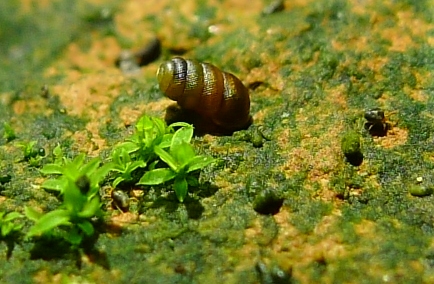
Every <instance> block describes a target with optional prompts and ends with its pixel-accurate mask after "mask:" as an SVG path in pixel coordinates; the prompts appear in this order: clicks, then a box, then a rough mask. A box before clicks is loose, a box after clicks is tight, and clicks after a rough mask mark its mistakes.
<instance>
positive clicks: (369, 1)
mask: <svg viewBox="0 0 434 284" xmlns="http://www.w3.org/2000/svg"><path fill="white" fill-rule="evenodd" d="M348 2H349V3H351V5H350V6H351V12H353V13H355V14H357V15H364V14H366V13H372V10H373V9H371V7H372V5H373V4H374V3H375V0H364V1H360V0H350V1H348ZM374 11H375V10H374Z"/></svg>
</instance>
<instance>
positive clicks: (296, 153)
mask: <svg viewBox="0 0 434 284" xmlns="http://www.w3.org/2000/svg"><path fill="white" fill-rule="evenodd" d="M286 156H287V160H286V162H285V163H283V165H282V167H281V171H282V172H283V173H285V175H286V177H288V178H289V177H290V176H292V175H294V174H296V173H298V172H300V171H302V170H305V169H306V168H307V167H308V166H309V165H310V160H311V159H312V155H311V153H310V152H309V150H308V149H303V148H293V149H291V150H290V151H288V152H287V155H286Z"/></svg>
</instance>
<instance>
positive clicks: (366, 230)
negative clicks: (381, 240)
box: [354, 220, 377, 237]
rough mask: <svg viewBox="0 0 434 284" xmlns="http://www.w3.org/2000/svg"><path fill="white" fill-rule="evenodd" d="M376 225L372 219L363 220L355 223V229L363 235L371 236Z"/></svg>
mask: <svg viewBox="0 0 434 284" xmlns="http://www.w3.org/2000/svg"><path fill="white" fill-rule="evenodd" d="M376 226H377V225H376V224H375V223H374V222H372V221H368V220H362V222H360V223H359V224H355V225H354V231H355V232H356V233H357V234H359V235H360V236H362V237H370V236H371V235H372V234H375V231H376Z"/></svg>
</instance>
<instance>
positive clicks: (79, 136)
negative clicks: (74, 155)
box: [71, 130, 98, 154]
mask: <svg viewBox="0 0 434 284" xmlns="http://www.w3.org/2000/svg"><path fill="white" fill-rule="evenodd" d="M91 136H92V134H91V133H89V132H88V131H86V130H82V131H76V132H75V133H74V134H73V135H72V136H71V138H72V139H73V141H74V144H73V145H72V147H71V149H72V150H73V151H76V152H85V153H88V154H89V153H92V152H94V150H96V149H97V147H98V146H97V145H96V144H95V143H94V142H93V141H92V140H91Z"/></svg>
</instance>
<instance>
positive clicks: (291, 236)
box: [271, 207, 305, 253]
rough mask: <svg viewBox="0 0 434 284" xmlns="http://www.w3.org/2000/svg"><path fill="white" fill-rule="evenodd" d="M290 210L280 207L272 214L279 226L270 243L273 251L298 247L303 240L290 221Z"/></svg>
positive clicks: (277, 251)
mask: <svg viewBox="0 0 434 284" xmlns="http://www.w3.org/2000/svg"><path fill="white" fill-rule="evenodd" d="M290 216H291V213H290V210H289V208H287V207H282V208H281V209H280V211H279V212H278V213H277V214H275V215H273V218H274V221H275V222H276V224H277V226H278V227H279V233H278V235H277V237H276V238H275V239H274V240H273V243H272V244H271V246H272V248H273V251H275V252H276V253H279V252H288V251H289V250H291V248H292V247H300V246H302V244H303V243H304V242H305V239H304V238H305V236H303V235H302V234H300V232H299V231H298V230H297V229H296V228H295V226H294V225H292V224H291V223H290Z"/></svg>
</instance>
